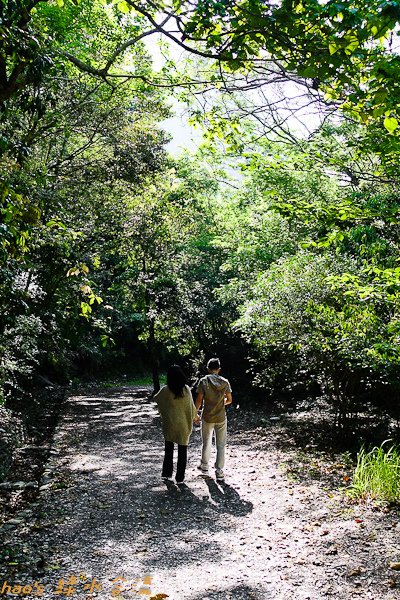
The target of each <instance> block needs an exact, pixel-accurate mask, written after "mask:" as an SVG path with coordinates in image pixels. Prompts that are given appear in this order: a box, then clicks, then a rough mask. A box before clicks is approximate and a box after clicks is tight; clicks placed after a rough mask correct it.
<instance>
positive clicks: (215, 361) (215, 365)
mask: <svg viewBox="0 0 400 600" xmlns="http://www.w3.org/2000/svg"><path fill="white" fill-rule="evenodd" d="M220 368H221V363H220V362H219V358H210V360H209V361H208V363H207V369H209V370H210V371H218V369H220Z"/></svg>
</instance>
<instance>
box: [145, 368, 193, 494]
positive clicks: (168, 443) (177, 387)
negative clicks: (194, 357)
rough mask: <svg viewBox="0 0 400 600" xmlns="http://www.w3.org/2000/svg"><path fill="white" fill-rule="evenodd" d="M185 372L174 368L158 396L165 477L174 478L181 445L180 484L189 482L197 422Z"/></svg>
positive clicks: (178, 466)
mask: <svg viewBox="0 0 400 600" xmlns="http://www.w3.org/2000/svg"><path fill="white" fill-rule="evenodd" d="M186 382H187V380H186V377H185V374H184V373H183V371H182V369H181V368H180V367H179V366H178V365H172V366H171V367H170V368H169V369H168V373H167V385H165V386H164V387H162V388H161V390H160V391H159V392H158V393H157V394H156V395H155V396H154V400H155V401H156V402H157V406H158V410H159V412H160V415H161V421H162V428H163V434H164V438H165V454H164V462H163V468H162V475H161V477H163V478H166V479H169V478H170V477H172V471H173V456H174V444H178V462H177V466H176V476H175V480H176V483H182V482H183V480H184V479H185V470H186V461H187V447H188V444H189V437H190V434H191V433H192V429H193V421H194V420H195V419H196V417H197V411H196V408H195V406H194V403H193V398H192V393H191V391H190V388H189V386H188V385H187V383H186Z"/></svg>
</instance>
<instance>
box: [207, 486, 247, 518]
mask: <svg viewBox="0 0 400 600" xmlns="http://www.w3.org/2000/svg"><path fill="white" fill-rule="evenodd" d="M204 481H205V482H206V484H207V487H208V489H209V492H210V496H211V498H212V499H213V500H214V502H216V504H218V506H219V508H220V509H221V510H223V511H224V512H228V513H230V514H233V515H238V516H243V515H247V514H248V513H249V512H251V511H252V510H253V504H252V502H247V501H246V500H242V498H241V497H240V495H239V494H238V492H237V491H236V490H235V488H233V487H232V486H231V485H229V484H228V483H226V482H225V481H220V482H219V483H216V482H215V481H214V479H211V477H207V478H205V479H204Z"/></svg>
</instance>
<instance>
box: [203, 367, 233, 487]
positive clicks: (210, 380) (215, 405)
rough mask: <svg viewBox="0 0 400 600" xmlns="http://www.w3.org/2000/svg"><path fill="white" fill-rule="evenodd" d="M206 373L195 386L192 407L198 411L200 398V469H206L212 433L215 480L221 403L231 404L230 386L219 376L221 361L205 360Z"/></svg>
mask: <svg viewBox="0 0 400 600" xmlns="http://www.w3.org/2000/svg"><path fill="white" fill-rule="evenodd" d="M207 370H208V375H206V376H205V377H202V379H200V382H199V385H198V388H197V398H196V409H197V410H199V409H200V407H201V405H202V403H203V401H204V409H203V415H202V423H201V439H202V442H203V447H202V452H201V463H200V465H199V469H200V471H202V472H203V473H207V472H208V463H209V460H210V456H211V446H212V437H213V432H215V445H216V447H217V458H216V461H215V476H216V479H217V480H218V481H222V480H223V479H224V472H223V468H224V464H225V445H226V431H227V418H226V412H225V406H227V405H228V404H232V389H231V385H230V383H229V381H228V380H227V379H224V377H221V376H220V374H219V372H220V371H221V364H220V362H219V359H218V358H211V359H210V360H209V361H208V363H207Z"/></svg>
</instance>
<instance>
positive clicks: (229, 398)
mask: <svg viewBox="0 0 400 600" xmlns="http://www.w3.org/2000/svg"><path fill="white" fill-rule="evenodd" d="M228 404H232V394H231V392H226V394H225V398H224V405H225V406H228Z"/></svg>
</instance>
